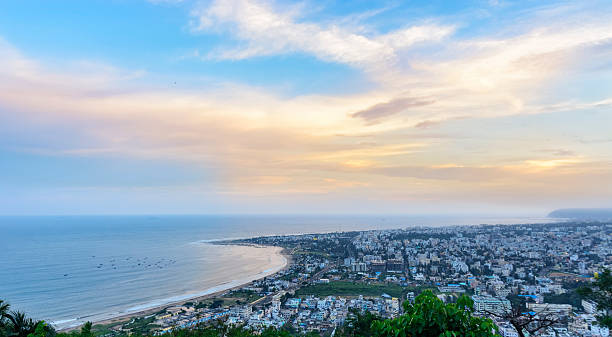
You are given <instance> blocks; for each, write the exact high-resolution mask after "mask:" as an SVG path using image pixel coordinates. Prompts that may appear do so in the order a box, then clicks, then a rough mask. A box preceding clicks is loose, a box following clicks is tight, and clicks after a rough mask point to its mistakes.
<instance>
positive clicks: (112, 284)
mask: <svg viewBox="0 0 612 337" xmlns="http://www.w3.org/2000/svg"><path fill="white" fill-rule="evenodd" d="M551 221H552V220H551V219H549V218H537V217H476V216H339V215H334V216H329V215H321V216H313V215H308V216H306V215H292V216H289V215H282V216H280V215H278V216H274V215H240V216H237V215H227V216H226V215H163V216H4V217H0V299H2V300H4V301H6V302H9V303H10V304H11V307H12V308H13V309H15V310H22V311H25V312H27V313H28V314H29V315H30V316H31V317H34V318H36V319H44V320H46V321H47V322H52V324H53V325H54V326H56V328H67V327H71V326H76V325H79V324H82V323H83V322H85V321H94V322H95V321H100V320H104V319H108V318H112V317H116V316H121V315H124V314H129V313H133V312H137V311H141V310H144V309H148V308H153V307H157V306H160V305H164V304H167V303H174V302H178V301H181V300H186V299H189V298H193V297H197V296H201V295H205V294H209V293H213V292H216V291H219V290H225V289H229V288H231V287H233V286H237V285H240V284H243V283H247V282H249V281H251V280H254V279H258V278H261V277H264V276H267V275H270V274H272V273H275V272H276V271H278V270H280V269H281V268H283V266H284V265H285V264H286V260H285V258H284V257H283V256H282V255H280V249H278V248H275V247H249V246H232V245H218V244H215V241H216V240H224V239H236V238H246V237H254V236H263V235H282V234H304V233H323V232H337V231H353V230H370V229H393V228H409V227H417V226H446V225H478V224H520V223H543V222H551Z"/></svg>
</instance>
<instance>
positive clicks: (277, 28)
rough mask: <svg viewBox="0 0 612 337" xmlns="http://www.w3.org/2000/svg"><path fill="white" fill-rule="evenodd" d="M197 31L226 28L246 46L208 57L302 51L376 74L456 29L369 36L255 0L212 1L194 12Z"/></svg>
mask: <svg viewBox="0 0 612 337" xmlns="http://www.w3.org/2000/svg"><path fill="white" fill-rule="evenodd" d="M193 15H194V16H195V17H196V21H197V22H196V24H195V25H194V29H195V30H196V31H211V30H218V29H220V27H225V28H226V29H227V30H229V31H231V32H232V33H233V35H234V36H235V38H236V39H238V40H239V41H244V42H245V43H246V45H245V46H239V47H237V48H230V49H220V50H216V51H215V52H213V53H212V54H211V55H210V57H212V58H218V59H231V60H240V59H245V58H250V57H256V56H267V55H278V54H287V53H294V52H304V53H308V54H311V55H314V56H316V57H318V58H320V59H322V60H325V61H331V62H339V63H344V64H349V65H352V66H357V67H360V68H363V69H365V70H367V71H374V70H380V69H381V68H384V67H387V66H388V65H389V64H392V63H394V62H395V61H396V59H397V53H398V51H399V50H402V49H405V48H409V47H411V46H413V45H416V44H419V43H424V42H432V41H440V40H442V39H444V38H446V37H448V36H449V35H451V34H452V33H453V31H454V29H455V28H454V27H453V26H451V25H446V26H442V25H436V24H433V23H431V24H423V25H418V26H412V27H406V28H402V29H399V30H396V31H393V32H390V33H388V34H381V35H373V36H367V35H365V34H363V33H360V32H358V31H355V30H353V29H351V28H348V27H343V26H340V25H336V24H320V23H315V22H301V21H300V20H299V13H296V10H295V9H294V10H287V11H279V10H276V9H275V8H274V7H273V5H272V4H270V3H267V2H263V1H256V0H225V1H221V0H216V1H213V3H212V4H211V5H210V6H209V7H206V8H203V9H199V10H196V11H194V14H193Z"/></svg>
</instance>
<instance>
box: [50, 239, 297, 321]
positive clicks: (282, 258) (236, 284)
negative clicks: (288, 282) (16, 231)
mask: <svg viewBox="0 0 612 337" xmlns="http://www.w3.org/2000/svg"><path fill="white" fill-rule="evenodd" d="M273 248H275V250H274V255H273V256H271V259H272V260H275V259H276V260H277V261H278V262H279V263H278V264H276V265H274V263H272V262H271V263H272V264H273V266H272V267H271V268H268V269H266V270H264V271H262V272H260V273H258V274H256V275H251V276H247V277H245V278H243V279H240V280H236V281H233V282H226V283H223V284H220V285H217V286H214V287H211V288H208V289H206V290H204V291H203V292H202V293H205V294H200V295H195V296H192V297H185V298H182V299H181V300H178V301H174V302H168V303H164V304H162V305H157V306H152V307H147V308H144V309H142V310H137V311H133V312H126V313H124V314H119V315H117V316H113V317H110V318H107V319H101V320H94V321H92V323H93V324H94V325H97V324H101V325H109V324H110V325H112V324H119V323H123V322H126V321H129V320H130V319H132V318H134V317H142V316H148V315H151V314H155V313H157V312H159V311H162V310H164V309H166V308H168V307H172V306H177V305H183V304H185V303H188V302H199V301H203V300H206V299H210V298H215V297H219V296H222V295H223V294H225V293H227V292H228V291H232V290H237V289H240V288H242V287H244V286H246V285H248V284H249V283H251V282H254V281H257V280H260V279H263V278H264V277H268V276H270V275H274V274H276V273H278V272H279V271H281V270H284V269H286V268H288V267H289V266H290V265H291V263H292V260H293V258H292V256H291V254H290V253H289V251H287V250H286V249H284V248H282V247H273ZM274 262H276V261H274ZM85 322H86V320H84V321H80V320H79V322H78V323H77V324H74V325H71V326H68V327H61V328H58V331H71V330H75V329H78V328H79V327H80V326H81V325H82V324H83V323H85Z"/></svg>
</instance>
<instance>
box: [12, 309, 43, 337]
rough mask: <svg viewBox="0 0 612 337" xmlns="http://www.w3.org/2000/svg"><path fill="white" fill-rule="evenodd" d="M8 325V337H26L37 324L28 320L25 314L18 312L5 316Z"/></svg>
mask: <svg viewBox="0 0 612 337" xmlns="http://www.w3.org/2000/svg"><path fill="white" fill-rule="evenodd" d="M7 318H8V320H9V323H8V325H7V329H6V330H7V333H8V336H10V337H28V335H29V334H31V333H33V332H34V331H35V330H36V325H37V324H38V322H34V321H33V320H32V319H31V318H28V317H27V316H26V315H25V313H23V312H20V311H11V312H10V313H9V314H7Z"/></svg>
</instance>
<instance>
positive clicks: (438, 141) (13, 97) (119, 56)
mask: <svg viewBox="0 0 612 337" xmlns="http://www.w3.org/2000/svg"><path fill="white" fill-rule="evenodd" d="M611 17H612V2H610V1H607V0H606V1H546V0H537V1H535V0H533V1H532V0H523V1H509V0H508V1H506V0H488V1H487V0H473V1H442V0H433V1H432V0H429V1H420V0H415V1H396V0H393V1H365V0H353V1H340V0H319V1H314V0H303V1H285V0H210V1H198V0H196V1H189V0H183V1H180V0H149V1H146V0H99V1H98V0H88V1H82V0H65V1H47V0H36V1H34V0H21V1H2V2H0V215H2V214H3V215H16V214H26V215H47V214H184V213H189V214H209V213H214V214H231V213H237V214H253V213H263V214H276V213H299V214H310V213H317V214H327V213H339V214H350V213H354V214H368V213H371V214H530V215H545V214H547V213H548V212H549V211H551V210H553V209H556V208H563V207H610V206H612V20H610V18H611Z"/></svg>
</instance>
